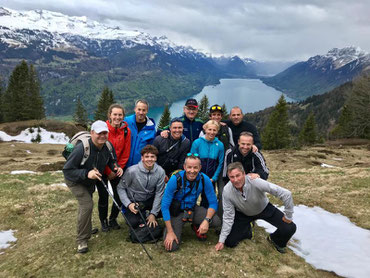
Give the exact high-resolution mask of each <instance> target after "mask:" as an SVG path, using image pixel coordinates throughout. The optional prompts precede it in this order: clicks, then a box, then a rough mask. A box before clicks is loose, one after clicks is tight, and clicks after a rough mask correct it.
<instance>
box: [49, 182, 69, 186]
mask: <svg viewBox="0 0 370 278" xmlns="http://www.w3.org/2000/svg"><path fill="white" fill-rule="evenodd" d="M50 186H64V187H66V186H67V185H66V184H65V183H64V182H61V183H53V184H51V185H50Z"/></svg>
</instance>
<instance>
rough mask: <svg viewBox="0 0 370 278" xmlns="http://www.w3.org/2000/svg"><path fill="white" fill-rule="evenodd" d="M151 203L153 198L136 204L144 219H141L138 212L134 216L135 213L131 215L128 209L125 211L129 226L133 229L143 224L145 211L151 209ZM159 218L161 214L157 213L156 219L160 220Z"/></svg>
mask: <svg viewBox="0 0 370 278" xmlns="http://www.w3.org/2000/svg"><path fill="white" fill-rule="evenodd" d="M153 202H154V196H153V197H152V198H150V199H148V200H146V201H143V202H138V203H139V209H140V212H141V214H142V215H143V218H144V219H142V217H141V215H140V213H139V212H138V213H137V214H135V213H132V212H131V210H129V209H128V208H127V209H126V212H125V216H126V219H127V221H129V222H130V224H131V225H132V227H133V228H134V229H136V228H137V227H139V225H140V224H145V221H144V220H146V211H147V210H149V211H150V210H151V209H152V207H153ZM160 217H161V213H160V212H159V215H157V216H156V218H160Z"/></svg>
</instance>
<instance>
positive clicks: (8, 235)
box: [0, 230, 17, 249]
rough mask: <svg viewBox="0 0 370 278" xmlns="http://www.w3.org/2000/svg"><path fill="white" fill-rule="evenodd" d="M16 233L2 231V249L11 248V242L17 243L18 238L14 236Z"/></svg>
mask: <svg viewBox="0 0 370 278" xmlns="http://www.w3.org/2000/svg"><path fill="white" fill-rule="evenodd" d="M14 232H15V231H13V230H8V231H0V249H5V248H8V247H9V246H10V244H9V242H15V241H17V238H16V237H14V236H13V233H14Z"/></svg>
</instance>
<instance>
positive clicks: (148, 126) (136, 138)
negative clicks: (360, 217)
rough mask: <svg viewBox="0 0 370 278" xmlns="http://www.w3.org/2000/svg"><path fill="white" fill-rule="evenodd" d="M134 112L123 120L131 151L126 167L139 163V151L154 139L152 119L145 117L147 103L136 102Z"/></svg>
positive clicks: (144, 101) (147, 108)
mask: <svg viewBox="0 0 370 278" xmlns="http://www.w3.org/2000/svg"><path fill="white" fill-rule="evenodd" d="M134 111H135V114H133V115H131V116H128V117H127V118H126V119H125V120H126V122H127V124H128V127H129V128H130V130H131V151H130V158H129V160H128V162H127V164H126V166H127V167H129V166H132V165H135V164H137V163H138V162H139V161H140V159H141V154H140V151H141V149H142V148H144V147H145V146H146V145H149V144H152V143H153V141H154V138H155V122H154V120H153V119H152V118H149V117H147V114H148V111H149V103H148V102H147V101H146V100H143V99H139V100H137V101H136V103H135V109H134Z"/></svg>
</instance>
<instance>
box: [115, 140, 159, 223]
mask: <svg viewBox="0 0 370 278" xmlns="http://www.w3.org/2000/svg"><path fill="white" fill-rule="evenodd" d="M157 154H158V150H157V148H156V147H154V146H153V145H147V146H145V147H144V148H143V149H142V150H141V161H140V162H139V163H138V164H136V165H133V166H131V167H129V168H127V170H126V172H125V174H124V175H123V177H122V178H121V181H120V182H119V184H118V187H117V191H118V195H119V197H120V199H121V202H122V204H123V205H124V206H125V207H127V208H128V210H127V211H126V212H125V216H126V218H127V220H128V221H129V222H130V224H131V225H132V227H133V228H134V229H135V228H137V227H138V226H139V225H140V224H145V223H143V221H142V219H141V216H140V213H139V209H140V211H141V212H142V213H143V214H145V212H146V211H147V210H148V211H149V215H147V216H146V221H147V222H146V223H147V225H148V226H149V227H155V226H157V225H158V222H157V217H158V214H159V213H160V210H161V199H162V196H163V191H164V179H165V172H164V170H163V169H162V168H161V167H160V166H158V165H157V164H156V161H157Z"/></svg>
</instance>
